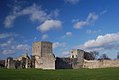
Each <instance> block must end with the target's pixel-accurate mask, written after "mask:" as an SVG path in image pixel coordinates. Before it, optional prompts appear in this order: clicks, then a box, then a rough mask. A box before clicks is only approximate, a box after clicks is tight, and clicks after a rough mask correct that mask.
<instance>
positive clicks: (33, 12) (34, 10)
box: [4, 4, 49, 28]
mask: <svg viewBox="0 0 119 80" xmlns="http://www.w3.org/2000/svg"><path fill="white" fill-rule="evenodd" d="M15 7H16V6H15ZM15 7H14V8H15ZM14 8H13V11H12V12H11V14H9V15H8V16H7V17H6V18H5V21H4V24H5V27H6V28H10V27H12V24H13V23H14V21H15V20H16V18H18V17H20V16H24V15H29V17H30V19H31V21H39V22H43V21H45V20H47V19H49V15H48V14H47V13H46V12H45V11H44V10H42V9H41V7H39V6H37V5H36V4H33V5H32V6H30V7H26V8H24V9H22V10H20V9H14Z"/></svg>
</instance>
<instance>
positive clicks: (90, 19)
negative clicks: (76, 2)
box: [74, 12, 99, 29]
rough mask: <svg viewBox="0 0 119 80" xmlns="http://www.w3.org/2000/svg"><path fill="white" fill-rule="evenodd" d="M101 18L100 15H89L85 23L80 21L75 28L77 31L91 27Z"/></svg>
mask: <svg viewBox="0 0 119 80" xmlns="http://www.w3.org/2000/svg"><path fill="white" fill-rule="evenodd" d="M98 18H99V15H98V14H96V13H94V12H93V13H89V14H88V17H87V18H86V20H85V21H78V22H75V24H74V28H76V29H81V28H82V27H85V26H89V25H91V24H94V23H95V21H96V20H97V19H98Z"/></svg>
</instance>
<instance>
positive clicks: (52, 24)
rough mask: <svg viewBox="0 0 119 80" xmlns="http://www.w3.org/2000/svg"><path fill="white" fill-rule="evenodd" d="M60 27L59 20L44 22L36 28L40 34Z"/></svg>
mask: <svg viewBox="0 0 119 80" xmlns="http://www.w3.org/2000/svg"><path fill="white" fill-rule="evenodd" d="M61 25H62V23H61V21H59V20H46V21H45V22H44V23H43V24H41V25H40V26H38V27H37V30H39V31H41V32H46V31H49V30H51V29H57V28H60V27H61Z"/></svg>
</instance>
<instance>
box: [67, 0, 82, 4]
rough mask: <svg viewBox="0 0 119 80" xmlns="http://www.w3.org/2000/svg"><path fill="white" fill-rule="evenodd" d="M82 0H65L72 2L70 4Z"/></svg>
mask: <svg viewBox="0 0 119 80" xmlns="http://www.w3.org/2000/svg"><path fill="white" fill-rule="evenodd" d="M79 1H80V0H65V2H66V3H70V4H76V3H78V2H79Z"/></svg>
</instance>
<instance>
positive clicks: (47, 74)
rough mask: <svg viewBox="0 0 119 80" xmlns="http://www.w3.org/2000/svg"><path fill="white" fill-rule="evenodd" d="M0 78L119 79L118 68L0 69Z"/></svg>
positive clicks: (31, 79) (8, 79) (7, 79)
mask: <svg viewBox="0 0 119 80" xmlns="http://www.w3.org/2000/svg"><path fill="white" fill-rule="evenodd" d="M0 80H119V68H105V69H75V70H73V69H72V70H69V69H64V70H39V69H0Z"/></svg>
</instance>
